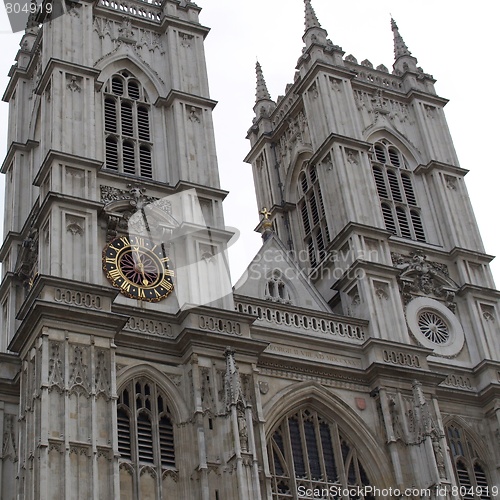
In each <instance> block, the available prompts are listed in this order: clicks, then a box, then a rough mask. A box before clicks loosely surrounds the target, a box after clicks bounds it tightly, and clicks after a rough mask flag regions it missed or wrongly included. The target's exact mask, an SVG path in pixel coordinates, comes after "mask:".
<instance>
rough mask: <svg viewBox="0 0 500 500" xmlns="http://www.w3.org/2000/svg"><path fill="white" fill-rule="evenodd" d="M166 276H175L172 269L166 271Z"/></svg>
mask: <svg viewBox="0 0 500 500" xmlns="http://www.w3.org/2000/svg"><path fill="white" fill-rule="evenodd" d="M164 274H165V276H173V275H174V272H173V271H172V270H171V269H165V271H164Z"/></svg>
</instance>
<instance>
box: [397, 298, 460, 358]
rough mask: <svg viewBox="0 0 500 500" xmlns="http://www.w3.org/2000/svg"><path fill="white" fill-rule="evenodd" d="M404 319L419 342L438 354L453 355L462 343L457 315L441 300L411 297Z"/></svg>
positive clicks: (458, 350)
mask: <svg viewBox="0 0 500 500" xmlns="http://www.w3.org/2000/svg"><path fill="white" fill-rule="evenodd" d="M406 321H407V323H408V327H409V329H410V332H411V333H412V334H413V336H414V337H415V339H416V340H417V341H418V342H419V344H421V345H423V346H424V347H427V348H429V349H432V350H433V351H434V354H437V355H439V356H455V355H457V354H458V353H459V352H460V351H461V349H462V347H463V345H464V338H465V337H464V330H463V328H462V325H461V324H460V322H459V321H458V319H457V317H456V316H455V315H454V314H453V313H452V312H451V311H450V310H449V309H448V308H447V307H446V306H445V305H444V304H442V303H441V302H438V301H437V300H434V299H430V298H428V297H417V298H416V299H413V300H412V301H411V302H410V303H409V304H408V307H407V308H406Z"/></svg>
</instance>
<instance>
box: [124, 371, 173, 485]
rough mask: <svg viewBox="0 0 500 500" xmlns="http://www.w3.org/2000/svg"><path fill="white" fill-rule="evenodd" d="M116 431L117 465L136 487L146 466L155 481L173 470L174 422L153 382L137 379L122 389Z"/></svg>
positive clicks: (163, 397) (159, 390) (164, 400)
mask: <svg viewBox="0 0 500 500" xmlns="http://www.w3.org/2000/svg"><path fill="white" fill-rule="evenodd" d="M117 430H118V451H119V453H120V463H121V465H126V466H127V467H126V469H123V470H127V471H129V473H131V474H132V476H133V481H132V483H133V484H135V485H138V484H139V482H140V476H141V470H143V469H144V468H145V467H146V468H149V470H153V471H154V473H155V477H158V478H161V477H162V474H164V472H165V471H166V470H172V469H175V466H176V463H175V446H174V427H173V420H172V416H171V413H170V410H169V408H168V405H167V398H166V396H165V394H164V393H163V392H162V391H161V389H160V388H159V387H158V386H157V385H156V384H155V383H154V382H152V381H151V380H149V379H146V378H143V377H140V378H135V379H132V380H130V381H129V382H128V383H127V384H126V385H125V387H123V388H122V390H121V392H120V394H119V397H118V403H117ZM130 471H132V472H130ZM159 487H160V485H158V488H159Z"/></svg>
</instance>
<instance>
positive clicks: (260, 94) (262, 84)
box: [255, 61, 271, 103]
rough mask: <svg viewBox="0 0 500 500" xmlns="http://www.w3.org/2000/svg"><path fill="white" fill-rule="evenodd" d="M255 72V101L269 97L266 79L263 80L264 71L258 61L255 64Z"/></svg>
mask: <svg viewBox="0 0 500 500" xmlns="http://www.w3.org/2000/svg"><path fill="white" fill-rule="evenodd" d="M255 73H256V75H257V88H256V91H255V102H256V103H257V102H259V101H262V100H268V99H271V95H270V94H269V91H268V90H267V85H266V81H265V80H264V73H263V72H262V66H261V65H260V63H259V61H257V63H256V64H255Z"/></svg>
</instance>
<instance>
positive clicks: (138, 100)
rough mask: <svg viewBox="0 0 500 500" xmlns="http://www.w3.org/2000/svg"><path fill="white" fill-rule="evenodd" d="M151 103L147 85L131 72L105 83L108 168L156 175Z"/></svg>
mask: <svg viewBox="0 0 500 500" xmlns="http://www.w3.org/2000/svg"><path fill="white" fill-rule="evenodd" d="M150 111H151V108H150V104H149V102H148V97H147V94H146V92H145V90H144V88H143V86H142V85H141V84H140V83H139V82H138V81H137V80H136V79H135V78H134V77H133V76H132V75H131V74H130V73H129V72H128V71H125V70H123V71H120V72H119V73H117V74H115V75H113V76H112V77H111V79H110V80H109V81H108V82H107V84H106V85H105V86H104V134H105V160H106V161H105V168H107V169H108V170H113V171H116V172H120V173H124V174H129V175H135V176H140V177H145V178H148V179H152V178H153V165H152V147H153V144H152V142H151V124H150Z"/></svg>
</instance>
